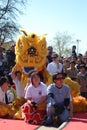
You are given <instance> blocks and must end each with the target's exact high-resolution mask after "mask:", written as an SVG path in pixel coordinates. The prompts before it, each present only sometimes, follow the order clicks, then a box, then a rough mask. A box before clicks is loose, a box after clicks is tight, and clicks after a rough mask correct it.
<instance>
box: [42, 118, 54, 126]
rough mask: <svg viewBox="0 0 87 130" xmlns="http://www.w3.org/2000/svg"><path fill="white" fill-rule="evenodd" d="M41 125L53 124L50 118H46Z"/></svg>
mask: <svg viewBox="0 0 87 130" xmlns="http://www.w3.org/2000/svg"><path fill="white" fill-rule="evenodd" d="M43 125H45V126H52V125H53V121H52V119H50V118H47V119H46V120H45V121H44V122H43Z"/></svg>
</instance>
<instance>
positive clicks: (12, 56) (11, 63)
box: [6, 45, 15, 68]
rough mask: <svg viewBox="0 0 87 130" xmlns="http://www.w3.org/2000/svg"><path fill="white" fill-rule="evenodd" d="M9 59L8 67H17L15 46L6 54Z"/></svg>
mask: <svg viewBox="0 0 87 130" xmlns="http://www.w3.org/2000/svg"><path fill="white" fill-rule="evenodd" d="M6 57H7V65H8V67H9V68H10V66H12V67H13V66H14V65H15V46H14V45H12V46H11V48H10V49H9V50H8V51H7V52H6Z"/></svg>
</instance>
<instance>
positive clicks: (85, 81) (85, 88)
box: [77, 64, 87, 99]
mask: <svg viewBox="0 0 87 130" xmlns="http://www.w3.org/2000/svg"><path fill="white" fill-rule="evenodd" d="M79 69H80V72H79V73H78V75H77V82H78V83H79V84H80V86H81V87H80V94H81V96H83V97H85V98H86V99H87V72H86V66H85V65H84V64H81V65H80V67H79Z"/></svg>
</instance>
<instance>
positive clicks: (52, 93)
mask: <svg viewBox="0 0 87 130" xmlns="http://www.w3.org/2000/svg"><path fill="white" fill-rule="evenodd" d="M53 82H54V83H53V84H51V85H49V86H48V88H47V94H48V100H47V119H46V122H45V123H46V125H51V124H53V117H54V116H55V115H56V116H57V118H58V124H61V123H63V122H64V121H66V120H67V119H68V109H67V107H68V106H69V104H70V98H71V96H70V88H69V87H68V86H67V85H65V84H63V74H62V73H56V74H54V75H53Z"/></svg>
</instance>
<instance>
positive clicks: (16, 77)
mask: <svg viewBox="0 0 87 130" xmlns="http://www.w3.org/2000/svg"><path fill="white" fill-rule="evenodd" d="M21 77H22V73H21V72H20V71H17V70H15V68H13V69H12V80H13V82H14V84H15V87H16V95H17V96H18V97H24V87H25V86H21Z"/></svg>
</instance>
